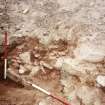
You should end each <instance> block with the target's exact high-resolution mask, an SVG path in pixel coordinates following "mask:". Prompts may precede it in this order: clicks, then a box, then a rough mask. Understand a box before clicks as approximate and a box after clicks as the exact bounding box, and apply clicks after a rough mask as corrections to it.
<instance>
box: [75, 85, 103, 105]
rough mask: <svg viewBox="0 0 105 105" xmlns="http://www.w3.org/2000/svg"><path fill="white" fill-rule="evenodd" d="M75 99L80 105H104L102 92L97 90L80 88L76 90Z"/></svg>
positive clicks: (86, 87)
mask: <svg viewBox="0 0 105 105" xmlns="http://www.w3.org/2000/svg"><path fill="white" fill-rule="evenodd" d="M76 94H77V97H78V98H79V99H80V101H81V104H84V105H92V104H93V105H104V103H102V96H103V94H102V92H101V90H99V89H97V88H92V87H88V86H82V87H80V88H79V89H77V93H76Z"/></svg>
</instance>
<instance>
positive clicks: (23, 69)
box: [19, 65, 26, 74]
mask: <svg viewBox="0 0 105 105" xmlns="http://www.w3.org/2000/svg"><path fill="white" fill-rule="evenodd" d="M25 71H26V69H25V68H24V67H23V66H22V65H20V68H19V74H24V73H25Z"/></svg>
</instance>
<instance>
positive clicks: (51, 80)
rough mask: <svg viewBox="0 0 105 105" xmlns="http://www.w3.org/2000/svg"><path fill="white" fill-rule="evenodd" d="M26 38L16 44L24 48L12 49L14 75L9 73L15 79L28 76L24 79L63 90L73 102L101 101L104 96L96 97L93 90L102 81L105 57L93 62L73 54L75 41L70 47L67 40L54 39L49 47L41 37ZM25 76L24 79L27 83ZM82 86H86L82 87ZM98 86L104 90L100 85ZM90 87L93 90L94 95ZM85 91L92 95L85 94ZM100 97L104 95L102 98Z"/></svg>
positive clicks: (10, 67)
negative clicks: (40, 39) (42, 41)
mask: <svg viewBox="0 0 105 105" xmlns="http://www.w3.org/2000/svg"><path fill="white" fill-rule="evenodd" d="M23 42H24V43H22V44H19V45H18V46H16V48H19V49H20V51H21V52H18V51H17V50H16V48H15V49H13V50H11V52H9V59H11V61H12V62H11V63H10V64H9V69H11V70H9V71H10V74H12V75H14V76H13V77H12V76H11V75H9V76H10V77H11V78H12V79H14V80H15V79H16V78H24V80H25V79H26V80H30V81H31V82H33V83H35V84H37V85H38V86H40V87H42V88H44V89H46V90H48V91H51V92H54V93H57V94H62V93H63V96H65V97H69V96H71V100H70V101H71V103H72V104H77V105H81V104H84V105H90V104H94V105H101V98H102V97H100V96H99V95H97V98H96V97H95V92H96V91H93V88H94V89H95V90H96V88H95V87H96V86H97V83H98V82H99V80H98V81H97V78H96V77H97V76H98V74H100V73H103V74H104V61H103V62H102V60H100V61H99V59H97V60H98V62H93V61H91V62H90V61H86V60H83V59H79V58H78V57H77V56H76V55H75V56H74V57H72V54H73V51H74V50H75V51H76V49H74V45H72V44H71V45H70V46H69V47H70V48H71V47H73V49H72V50H70V49H69V47H68V43H69V42H67V43H66V42H65V41H63V40H58V41H54V42H53V43H51V44H50V45H48V46H47V47H46V45H44V44H42V43H40V42H39V40H38V39H37V38H30V37H28V36H26V37H24V41H23ZM16 51H17V53H13V52H16ZM74 53H75V52H74ZM12 54H13V55H12ZM89 54H90V53H89ZM98 54H99V53H98ZM88 58H89V57H88ZM94 59H95V58H94ZM101 62H102V63H101ZM19 72H20V73H19ZM14 77H16V78H14ZM17 80H18V79H17ZM24 80H23V81H22V83H23V84H24V85H25V86H27V84H26V82H25V81H24ZM18 81H21V79H19V80H18ZM101 83H102V82H101ZM98 84H99V83H98ZM101 85H102V84H101ZM83 86H84V87H83ZM82 87H83V89H81V88H82ZM84 88H85V89H84ZM97 89H99V90H100V91H101V88H100V87H97ZM88 91H89V92H88ZM90 91H92V92H93V93H92V95H91V92H90ZM85 92H86V93H85ZM84 93H85V94H86V96H87V97H90V98H86V97H85V98H84V97H83V96H85V95H84ZM100 94H101V93H100ZM81 97H82V98H81ZM98 97H100V98H99V99H98ZM96 99H97V101H95V102H96V103H94V102H93V100H96ZM48 102H49V101H48ZM39 104H45V105H47V101H46V100H44V101H41V102H40V103H39ZM51 104H53V103H51Z"/></svg>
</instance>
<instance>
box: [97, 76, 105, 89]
mask: <svg viewBox="0 0 105 105" xmlns="http://www.w3.org/2000/svg"><path fill="white" fill-rule="evenodd" d="M96 81H97V83H98V84H99V85H100V86H102V87H105V76H104V75H98V76H97V77H96Z"/></svg>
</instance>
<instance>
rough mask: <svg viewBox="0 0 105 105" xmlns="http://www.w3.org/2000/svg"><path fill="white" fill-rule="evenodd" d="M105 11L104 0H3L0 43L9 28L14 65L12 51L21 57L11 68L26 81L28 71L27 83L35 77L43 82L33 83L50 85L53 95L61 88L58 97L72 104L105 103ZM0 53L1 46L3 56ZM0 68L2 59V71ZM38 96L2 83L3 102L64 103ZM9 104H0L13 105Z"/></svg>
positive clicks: (25, 104)
mask: <svg viewBox="0 0 105 105" xmlns="http://www.w3.org/2000/svg"><path fill="white" fill-rule="evenodd" d="M104 11H105V0H0V44H1V43H2V41H3V32H4V30H7V31H8V33H9V39H10V44H11V46H10V48H9V49H10V51H9V52H10V53H9V57H10V61H11V60H13V59H14V56H13V55H14V53H15V57H17V58H18V61H17V60H13V61H12V63H11V62H9V70H10V69H11V68H12V69H16V71H15V72H16V74H19V73H20V74H19V75H21V76H22V77H24V75H25V74H24V73H26V74H27V72H26V71H29V72H30V73H29V72H28V79H29V78H30V77H35V78H36V79H39V80H36V81H35V82H38V81H39V83H41V84H42V83H43V84H42V85H43V86H45V85H46V84H49V85H48V87H49V86H51V87H50V89H51V91H55V90H54V89H55V87H56V86H57V87H56V89H57V91H56V93H57V94H59V95H60V94H62V93H63V96H65V97H67V98H69V100H70V102H71V103H72V104H73V105H105V12H104ZM22 36H24V37H22ZM17 37H20V38H17ZM36 46H37V47H36ZM17 49H19V50H21V52H22V53H18V52H17ZM2 52H3V50H2V48H1V47H0V57H2ZM16 52H17V53H16ZM42 52H43V53H42ZM26 58H27V59H26ZM36 58H37V59H36ZM30 60H31V62H30ZM43 61H44V62H43ZM17 62H18V63H17ZM14 63H15V64H14ZM25 64H26V65H25ZM2 65H3V63H2V60H1V61H0V70H1V71H2V68H3V66H2ZM11 65H12V66H11ZM27 65H28V66H27ZM30 65H31V67H30ZM13 67H15V68H13ZM24 67H25V68H24ZM26 68H28V69H26ZM46 69H47V71H46ZM32 71H33V72H32ZM43 73H45V74H43ZM40 75H41V76H40ZM49 75H50V77H49ZM0 76H1V73H0ZM25 76H26V75H25ZM39 77H43V79H42V80H43V82H41V81H42V80H40V79H41V78H39ZM53 77H56V79H55V80H54V82H52V83H53V85H50V80H51V79H52V80H53ZM12 79H13V78H12ZM14 79H15V78H14ZM44 79H45V83H44ZM46 79H49V81H48V82H46ZM54 86H55V87H54ZM58 86H59V88H58ZM62 86H63V90H62ZM48 87H47V88H48ZM40 94H41V93H39V92H38V93H37V92H36V91H35V90H30V89H29V90H28V89H27V88H24V87H21V88H20V87H18V86H17V85H16V84H14V83H12V81H7V82H6V81H0V97H1V99H0V101H2V100H7V101H8V100H9V102H10V103H13V104H14V105H15V104H16V105H49V103H51V105H56V104H57V105H60V103H58V102H57V101H54V102H52V99H51V98H49V97H45V95H43V94H41V95H40ZM36 95H38V96H36ZM2 97H3V99H2ZM30 98H31V99H30ZM7 101H4V103H2V102H1V103H0V105H6V104H7V105H11V104H9V103H8V102H7Z"/></svg>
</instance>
